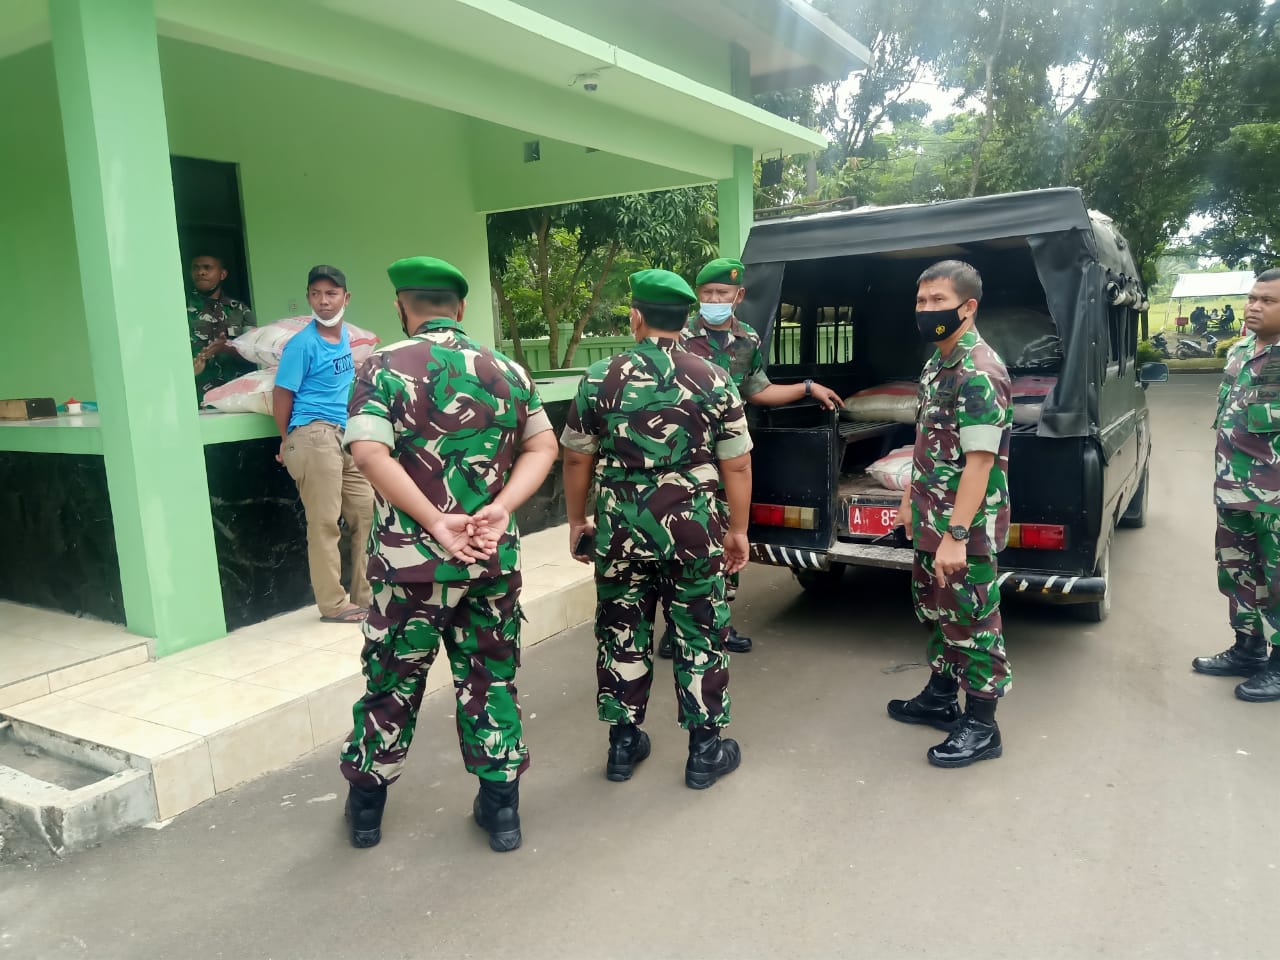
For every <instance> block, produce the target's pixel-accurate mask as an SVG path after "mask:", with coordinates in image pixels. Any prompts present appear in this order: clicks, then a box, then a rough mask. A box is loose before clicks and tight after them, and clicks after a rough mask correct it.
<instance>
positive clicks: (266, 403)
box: [201, 369, 276, 416]
mask: <svg viewBox="0 0 1280 960" xmlns="http://www.w3.org/2000/svg"><path fill="white" fill-rule="evenodd" d="M275 385H276V372H275V370H274V369H268V370H255V371H253V373H246V374H245V375H244V376H243V377H236V378H235V379H234V380H232V381H231V382H230V383H224V384H223V385H222V386H220V387H214V388H213V389H212V390H210V391H209V392H208V393H206V394H205V395H204V400H203V401H201V402H202V404H203V405H204V406H206V407H213V409H215V410H221V411H222V412H223V413H265V414H266V415H267V416H271V414H272V397H271V391H272V390H273V389H275Z"/></svg>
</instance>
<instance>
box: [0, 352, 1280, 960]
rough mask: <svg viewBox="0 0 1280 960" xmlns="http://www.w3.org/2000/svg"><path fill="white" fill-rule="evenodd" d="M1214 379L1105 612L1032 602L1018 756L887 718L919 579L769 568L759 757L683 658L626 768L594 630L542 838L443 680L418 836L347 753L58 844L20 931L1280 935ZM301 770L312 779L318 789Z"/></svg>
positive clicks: (749, 718) (550, 706)
mask: <svg viewBox="0 0 1280 960" xmlns="http://www.w3.org/2000/svg"><path fill="white" fill-rule="evenodd" d="M1213 388H1214V381H1213V379H1212V378H1209V377H1203V378H1202V377H1195V376H1183V377H1180V378H1177V379H1176V380H1175V381H1174V382H1173V383H1170V384H1168V385H1165V386H1163V387H1159V388H1155V389H1153V391H1152V397H1153V400H1154V402H1155V404H1156V424H1155V436H1156V443H1157V449H1156V468H1155V471H1154V473H1153V476H1152V480H1153V489H1152V498H1151V519H1150V523H1149V525H1148V526H1147V528H1146V529H1145V530H1141V531H1124V532H1122V533H1121V535H1120V537H1119V541H1118V543H1117V545H1116V548H1115V552H1114V554H1113V565H1114V567H1115V570H1116V574H1115V576H1116V582H1115V589H1116V595H1115V609H1114V612H1113V614H1112V617H1111V619H1110V620H1108V621H1107V622H1106V623H1105V624H1102V625H1101V626H1094V627H1085V626H1082V625H1080V624H1077V623H1073V622H1071V621H1069V620H1067V619H1066V618H1064V617H1062V616H1061V615H1060V614H1058V613H1055V612H1053V611H1046V610H1043V609H1040V608H1035V607H1030V608H1028V607H1021V608H1011V609H1010V610H1009V612H1008V618H1007V622H1008V633H1009V638H1010V647H1011V651H1012V656H1013V660H1014V667H1015V671H1016V680H1015V685H1014V690H1013V693H1012V695H1011V696H1010V697H1009V699H1008V700H1007V701H1006V702H1005V704H1004V705H1003V706H1002V708H1001V714H1000V716H1001V721H1002V726H1003V729H1004V732H1005V742H1006V752H1005V757H1004V759H1002V760H998V761H995V762H988V763H983V764H979V765H978V766H975V767H972V768H970V769H967V770H959V771H940V770H935V769H933V768H931V767H929V766H928V765H927V764H926V763H925V760H924V751H925V749H926V748H927V747H928V746H929V745H930V744H931V743H933V742H934V741H935V739H937V735H936V734H934V733H933V732H932V731H929V730H924V729H917V728H911V727H904V726H900V725H898V724H894V723H892V722H891V721H889V720H888V719H887V718H886V717H885V715H884V702H885V700H887V699H888V698H890V697H893V696H907V695H910V694H912V693H914V692H915V691H916V690H917V689H918V688H919V686H920V685H921V683H922V682H923V681H924V679H925V673H924V670H923V668H921V667H919V666H915V664H917V663H918V661H919V660H920V659H921V655H922V643H923V634H922V631H921V629H920V628H919V627H918V626H917V625H916V624H915V623H914V621H913V620H912V618H911V615H910V612H909V609H908V605H907V583H906V581H905V580H904V579H903V578H902V577H900V576H897V575H884V576H864V577H861V578H859V579H858V580H856V581H851V582H850V584H849V590H848V595H847V596H846V597H844V598H842V599H841V600H840V601H839V602H836V603H826V604H824V603H817V602H814V601H812V600H810V599H808V598H806V597H804V596H802V595H801V594H800V592H799V591H798V589H797V588H796V587H795V586H794V585H793V583H792V581H791V579H790V577H789V576H788V575H787V574H785V573H783V572H781V571H778V570H772V569H768V568H752V569H751V570H750V571H749V573H748V576H747V577H746V589H745V590H744V594H745V599H743V600H741V601H739V602H738V604H737V617H738V622H739V624H740V626H742V627H743V628H744V632H747V631H749V632H750V633H751V634H754V636H755V638H756V640H757V649H756V651H755V652H753V653H751V654H749V655H746V656H739V657H736V658H735V659H734V665H733V686H732V689H733V693H734V710H735V717H736V718H737V720H736V721H735V723H734V725H733V731H734V733H735V735H736V736H738V737H739V739H740V740H741V741H742V743H743V747H744V757H745V759H744V762H743V767H742V769H741V770H740V771H739V772H738V773H735V774H734V775H733V776H731V777H729V778H727V779H725V780H724V781H722V782H721V783H720V784H718V785H717V786H716V787H715V788H714V789H712V790H710V791H707V792H706V793H693V792H691V791H689V790H687V789H685V787H684V786H683V783H682V779H681V774H682V768H683V762H684V756H683V754H684V741H683V735H682V734H681V733H680V732H679V731H678V730H677V729H676V728H675V726H674V723H673V722H672V718H673V715H674V704H673V700H672V695H671V693H670V687H669V686H667V685H666V684H663V685H662V686H661V687H660V688H659V691H658V696H657V697H656V702H655V706H656V709H655V715H654V717H653V718H652V719H651V721H650V723H649V729H650V731H651V733H652V735H653V739H654V751H653V756H652V757H651V758H650V759H649V760H648V761H646V762H645V764H644V765H643V766H642V767H640V769H639V772H638V773H637V776H636V778H635V779H634V780H633V781H631V782H630V783H628V784H624V785H618V784H611V783H608V782H607V781H606V780H605V779H604V777H603V763H604V745H605V732H604V728H603V727H602V726H601V725H600V724H598V723H597V722H596V721H595V720H594V708H593V689H592V683H593V666H594V657H593V651H592V642H591V638H590V635H589V632H588V630H587V629H585V628H580V629H577V630H573V631H570V632H568V633H567V634H564V635H563V636H561V637H559V638H556V639H554V640H552V641H549V642H547V643H544V644H542V645H540V646H538V647H536V648H534V649H533V650H531V651H530V652H529V653H528V655H527V657H526V665H525V668H524V671H523V673H522V684H521V689H522V698H523V701H524V709H525V716H526V719H527V721H528V738H529V741H530V743H531V745H532V749H533V751H534V767H533V769H532V771H531V772H530V774H529V776H528V778H527V779H526V781H525V786H524V796H523V814H524V822H525V846H524V848H523V849H522V850H521V851H520V852H518V853H515V854H511V855H506V856H498V855H496V854H490V853H489V852H488V849H487V847H486V845H485V840H484V835H483V834H482V833H481V831H480V830H479V829H477V828H476V827H474V826H473V825H472V824H471V823H470V822H469V819H468V818H469V815H470V807H471V798H472V795H473V793H474V781H472V780H470V779H469V778H468V777H467V776H465V774H464V773H463V772H462V770H461V767H460V765H459V762H458V759H457V756H456V748H455V746H454V742H453V737H454V734H453V728H452V720H451V712H450V703H449V702H448V701H446V700H443V699H440V698H439V697H438V696H436V697H433V698H432V699H431V701H430V702H429V704H428V707H427V709H426V713H425V715H424V719H423V723H422V726H421V727H420V734H419V742H418V743H417V745H416V747H415V752H414V755H413V756H412V757H411V761H410V767H409V772H408V773H407V774H406V776H405V777H404V779H403V780H402V781H401V783H400V784H399V785H398V786H397V787H396V788H395V789H394V791H393V794H392V798H391V801H390V805H389V810H388V814H387V821H386V824H385V833H386V839H385V840H384V842H383V843H382V845H381V846H380V847H378V848H376V849H375V850H372V851H356V850H353V849H351V848H349V847H348V846H347V845H346V843H345V840H344V838H343V832H342V827H341V825H340V807H339V804H340V802H341V801H340V799H325V798H326V797H327V796H331V795H332V794H334V793H338V794H342V792H343V785H342V783H341V781H340V780H339V779H338V777H337V773H336V770H335V767H334V763H333V756H332V753H333V751H332V750H322V751H317V753H316V754H314V755H313V756H311V757H309V758H307V759H305V760H304V761H302V762H300V763H298V764H297V765H295V766H294V767H292V768H290V769H289V770H286V771H282V772H280V773H277V774H274V775H271V776H268V777H265V778H263V779H261V780H258V781H256V782H254V783H252V784H248V785H246V786H244V787H243V788H240V789H238V790H236V791H233V792H231V793H230V794H227V795H223V796H221V797H218V798H216V799H215V800H212V801H210V802H208V803H206V804H204V805H202V806H200V807H198V808H197V809H196V810H194V811H192V812H190V813H188V814H186V815H184V816H183V817H181V818H179V819H178V820H177V821H175V822H173V823H172V824H171V825H169V826H168V827H167V828H166V829H164V830H162V831H158V832H153V831H149V830H140V831H137V832H135V833H133V834H131V835H129V836H126V837H123V838H120V839H119V840H117V841H114V842H112V843H111V844H109V845H108V846H106V847H103V848H101V849H97V850H93V851H89V852H87V853H84V854H82V855H79V856H77V857H75V858H73V859H71V860H70V861H68V862H65V863H61V864H58V865H56V866H54V867H51V868H45V869H41V870H38V871H32V870H25V871H19V870H11V871H7V872H0V927H2V928H3V930H2V932H0V956H3V955H10V956H13V957H22V958H24V960H25V958H39V957H57V958H61V957H93V958H104V960H105V958H116V957H121V958H123V957H128V958H170V957H181V958H204V957H229V958H236V960H244V958H257V957H273V958H292V957H299V958H302V957H306V958H320V957H335V958H336V957H352V958H361V960H368V958H378V960H384V958H398V957H415V958H416V957H484V958H492V957H524V958H544V957H545V958H577V957H584V958H585V957H590V958H601V957H636V958H641V957H777V958H795V957H819V956H821V957H827V956H848V957H854V956H856V957H874V958H894V957H935V956H936V957H943V956H945V957H948V958H967V957H982V958H1000V957H1017V958H1030V957H1037V958H1039V957H1070V958H1076V957H1084V956H1101V957H1123V958H1133V957H1158V958H1162V960H1167V958H1181V957H1195V958H1207V957H1227V958H1242V957H1262V956H1268V957H1269V956H1274V955H1275V952H1276V947H1275V946H1274V944H1273V940H1274V937H1275V934H1274V932H1273V931H1274V930H1275V929H1276V925H1275V922H1274V910H1275V908H1274V905H1273V904H1274V901H1275V895H1274V890H1275V888H1276V886H1277V883H1278V882H1280V845H1277V843H1276V842H1275V840H1274V838H1273V835H1272V834H1270V833H1269V832H1268V827H1267V821H1268V819H1269V817H1268V814H1269V813H1270V806H1271V804H1272V803H1273V802H1274V798H1275V796H1276V795H1277V793H1280V770H1278V769H1277V764H1276V761H1275V758H1276V756H1277V754H1278V753H1280V723H1278V722H1277V721H1278V720H1280V705H1276V706H1269V705H1249V704H1245V703H1241V702H1239V701H1237V700H1235V699H1234V698H1233V697H1232V696H1231V681H1229V680H1218V679H1209V678H1202V677H1198V676H1193V675H1192V673H1191V672H1190V669H1189V665H1188V661H1189V660H1190V659H1191V657H1192V656H1194V655H1196V654H1199V653H1205V652H1210V651H1216V650H1218V649H1220V648H1221V647H1223V646H1224V645H1225V644H1226V643H1227V641H1228V640H1229V636H1228V632H1227V629H1226V626H1225V623H1224V603H1223V602H1222V601H1220V599H1219V597H1218V595H1217V593H1216V591H1215V588H1214V586H1213V572H1214V571H1213V563H1212V557H1211V548H1210V544H1211V531H1212V507H1211V503H1210V500H1209V497H1208V493H1207V482H1208V477H1209V475H1210V469H1211V446H1212V433H1211V431H1210V430H1208V429H1207V427H1206V426H1205V421H1206V418H1207V416H1208V408H1209V406H1210V404H1211V399H1210V398H1211V394H1212V391H1213ZM286 798H287V799H286Z"/></svg>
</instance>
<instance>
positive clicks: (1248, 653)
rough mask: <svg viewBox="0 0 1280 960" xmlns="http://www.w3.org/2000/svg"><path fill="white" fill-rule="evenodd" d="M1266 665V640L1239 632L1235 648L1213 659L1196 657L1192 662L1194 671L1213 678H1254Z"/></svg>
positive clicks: (1228, 649) (1229, 648) (1224, 651)
mask: <svg viewBox="0 0 1280 960" xmlns="http://www.w3.org/2000/svg"><path fill="white" fill-rule="evenodd" d="M1266 665H1267V641H1266V638H1265V637H1251V636H1249V635H1248V634H1247V633H1239V632H1237V633H1236V642H1235V645H1234V646H1231V647H1228V648H1227V649H1226V650H1223V651H1222V652H1221V653H1219V654H1216V655H1214V656H1212V657H1196V658H1195V659H1194V660H1192V661H1191V669H1192V670H1194V671H1195V672H1196V673H1207V674H1209V676H1211V677H1252V676H1253V675H1254V674H1255V673H1257V672H1258V671H1259V670H1261V669H1262V668H1263V667H1265V666H1266Z"/></svg>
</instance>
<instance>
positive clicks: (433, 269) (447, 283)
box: [387, 257, 469, 299]
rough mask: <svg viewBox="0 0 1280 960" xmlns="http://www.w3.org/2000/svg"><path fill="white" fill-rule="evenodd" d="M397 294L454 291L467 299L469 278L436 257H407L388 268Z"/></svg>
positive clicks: (388, 273) (388, 274) (450, 264)
mask: <svg viewBox="0 0 1280 960" xmlns="http://www.w3.org/2000/svg"><path fill="white" fill-rule="evenodd" d="M387 276H389V277H390V278H391V285H392V286H393V287H395V288H396V293H399V292H400V291H401V290H452V291H453V292H454V293H456V294H457V295H458V296H459V297H462V298H463V299H466V296H467V290H468V289H469V288H468V287H467V278H466V277H464V276H463V275H462V271H461V270H459V269H458V268H457V267H455V266H454V265H453V264H452V263H449V262H447V261H445V260H438V259H436V258H435V257H405V258H404V259H403V260H397V261H396V262H395V263H393V264H392V265H391V266H389V267H387Z"/></svg>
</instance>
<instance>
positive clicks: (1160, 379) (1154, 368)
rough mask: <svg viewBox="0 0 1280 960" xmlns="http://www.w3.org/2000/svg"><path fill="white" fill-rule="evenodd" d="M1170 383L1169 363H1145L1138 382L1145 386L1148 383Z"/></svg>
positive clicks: (1139, 373) (1139, 372)
mask: <svg viewBox="0 0 1280 960" xmlns="http://www.w3.org/2000/svg"><path fill="white" fill-rule="evenodd" d="M1168 381H1169V365H1168V364H1167V363H1157V362H1154V361H1153V362H1151V363H1144V364H1143V365H1142V367H1141V368H1140V369H1139V370H1138V382H1139V383H1141V384H1143V385H1144V386H1145V385H1146V384H1148V383H1167V382H1168Z"/></svg>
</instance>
